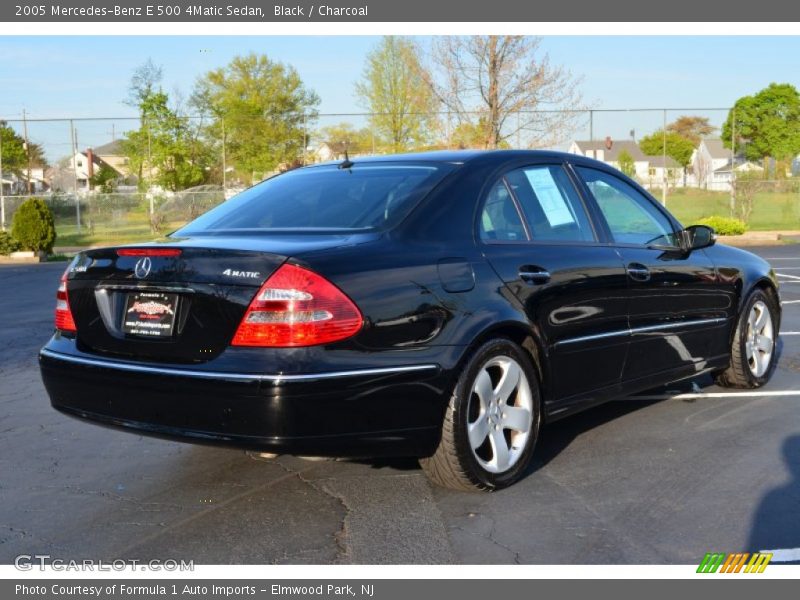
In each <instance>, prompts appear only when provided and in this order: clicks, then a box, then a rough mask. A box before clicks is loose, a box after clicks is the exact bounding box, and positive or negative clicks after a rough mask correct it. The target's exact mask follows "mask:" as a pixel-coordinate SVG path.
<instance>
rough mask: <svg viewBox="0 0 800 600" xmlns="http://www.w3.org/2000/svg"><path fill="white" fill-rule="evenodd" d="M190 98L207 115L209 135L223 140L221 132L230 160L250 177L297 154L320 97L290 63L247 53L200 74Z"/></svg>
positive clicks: (286, 161) (304, 140)
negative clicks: (225, 64)
mask: <svg viewBox="0 0 800 600" xmlns="http://www.w3.org/2000/svg"><path fill="white" fill-rule="evenodd" d="M192 102H193V104H194V105H195V106H196V107H197V108H198V109H199V110H200V111H201V112H203V113H206V114H208V115H210V116H211V118H212V123H211V125H210V127H209V128H208V135H209V136H210V137H211V138H213V139H215V140H222V138H223V131H224V137H225V151H226V155H227V158H228V160H229V162H230V163H232V164H233V165H234V167H235V168H236V169H237V171H239V173H240V174H241V175H242V176H244V178H246V179H248V180H252V179H253V178H254V176H255V175H256V174H264V173H267V172H270V171H274V170H275V168H276V167H277V166H278V165H279V164H281V163H290V164H291V163H294V162H296V161H297V160H298V158H300V157H301V156H302V154H303V150H304V148H305V146H306V145H307V143H308V139H307V137H306V127H307V126H308V125H309V121H313V120H314V119H315V118H316V107H317V106H318V105H319V96H317V94H316V93H315V92H314V91H312V90H310V89H308V88H307V87H306V86H305V85H304V84H303V81H302V80H301V79H300V75H299V74H298V73H297V70H296V69H295V68H294V67H292V66H290V65H285V64H283V63H280V62H276V61H273V60H271V59H269V58H268V57H267V56H265V55H263V54H254V53H251V54H248V55H247V56H237V57H235V58H234V59H233V60H231V62H230V63H228V65H227V66H225V67H222V68H219V69H215V70H213V71H209V72H208V73H206V74H205V75H203V76H202V77H201V78H200V79H199V80H198V82H197V84H196V86H195V92H194V94H193V97H192Z"/></svg>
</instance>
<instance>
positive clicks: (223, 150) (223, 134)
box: [222, 119, 228, 198]
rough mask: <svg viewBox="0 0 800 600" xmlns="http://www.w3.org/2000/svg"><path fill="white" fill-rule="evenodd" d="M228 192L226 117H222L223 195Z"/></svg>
mask: <svg viewBox="0 0 800 600" xmlns="http://www.w3.org/2000/svg"><path fill="white" fill-rule="evenodd" d="M227 192H228V165H227V157H226V154H225V119H222V195H223V198H224V197H225V194H226V193H227Z"/></svg>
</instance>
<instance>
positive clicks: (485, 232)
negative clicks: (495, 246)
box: [480, 181, 528, 242]
mask: <svg viewBox="0 0 800 600" xmlns="http://www.w3.org/2000/svg"><path fill="white" fill-rule="evenodd" d="M480 232H481V239H482V240H503V241H506V242H518V241H523V240H527V239H528V236H527V235H525V227H524V226H523V225H522V218H521V217H520V216H519V211H517V206H516V204H514V200H513V199H512V198H511V194H510V193H509V191H508V188H507V187H506V184H505V183H504V182H503V181H498V182H497V183H496V184H495V185H494V187H493V188H492V189H491V190H490V191H489V195H488V196H487V197H486V201H485V202H484V204H483V212H482V213H481V223H480Z"/></svg>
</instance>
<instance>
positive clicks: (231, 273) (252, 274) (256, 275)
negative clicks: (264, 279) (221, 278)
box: [222, 269, 261, 279]
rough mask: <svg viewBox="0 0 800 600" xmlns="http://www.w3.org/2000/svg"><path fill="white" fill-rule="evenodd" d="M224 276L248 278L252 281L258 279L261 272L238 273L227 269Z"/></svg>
mask: <svg viewBox="0 0 800 600" xmlns="http://www.w3.org/2000/svg"><path fill="white" fill-rule="evenodd" d="M222 274H223V275H226V276H228V277H248V278H250V279H258V278H259V277H260V276H261V272H260V271H237V270H236V269H225V270H224V271H223V272H222Z"/></svg>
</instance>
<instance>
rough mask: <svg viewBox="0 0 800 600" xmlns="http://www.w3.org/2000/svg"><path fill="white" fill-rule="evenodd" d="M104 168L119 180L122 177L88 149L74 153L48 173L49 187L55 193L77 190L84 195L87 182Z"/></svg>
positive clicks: (87, 189)
mask: <svg viewBox="0 0 800 600" xmlns="http://www.w3.org/2000/svg"><path fill="white" fill-rule="evenodd" d="M104 166H109V167H111V168H112V169H114V170H115V171H116V172H117V173H119V177H120V179H122V178H123V177H124V174H123V173H120V172H119V170H118V169H116V168H115V167H114V166H113V165H110V164H108V163H107V162H105V161H104V160H103V159H102V158H100V157H99V156H98V155H97V154H95V153H94V151H93V150H92V149H91V148H88V149H87V150H86V151H85V152H76V153H75V154H74V155H72V156H68V157H66V158H63V159H61V160H60V161H59V162H58V164H57V165H56V166H55V167H53V168H51V169H50V170H49V171H48V173H47V178H48V180H49V182H50V187H51V188H52V189H53V190H55V191H60V192H71V191H73V190H74V189H75V188H77V191H78V192H79V193H85V192H88V191H89V180H90V179H91V178H92V177H93V176H94V175H95V174H96V173H99V172H100V169H102V168H103V167H104Z"/></svg>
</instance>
